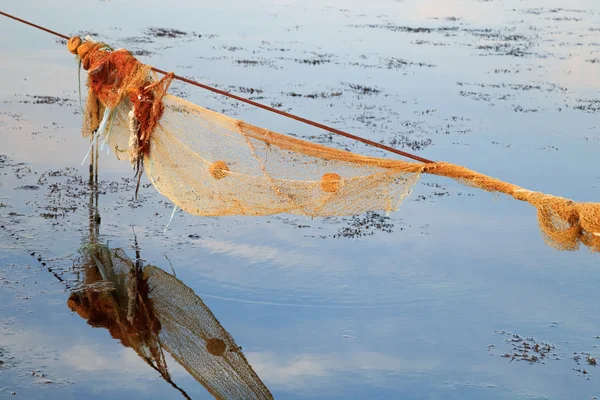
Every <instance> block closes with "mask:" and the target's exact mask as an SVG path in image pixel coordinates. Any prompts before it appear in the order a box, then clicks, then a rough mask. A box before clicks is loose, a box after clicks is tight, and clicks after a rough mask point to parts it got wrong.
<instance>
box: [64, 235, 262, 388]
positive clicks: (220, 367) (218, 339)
mask: <svg viewBox="0 0 600 400" xmlns="http://www.w3.org/2000/svg"><path fill="white" fill-rule="evenodd" d="M77 270H78V271H79V273H80V274H82V275H83V279H82V282H81V285H79V286H78V287H77V289H76V290H74V291H73V292H72V293H71V296H70V297H69V300H68V305H69V308H70V309H71V310H72V311H75V312H76V313H77V314H78V315H79V316H81V317H82V318H84V319H86V320H87V321H88V324H90V325H92V326H94V327H103V328H106V329H108V330H109V332H110V334H111V336H112V337H113V338H115V339H118V340H119V341H120V342H121V343H122V344H123V345H124V346H126V347H131V348H132V349H133V350H135V352H136V353H137V354H138V355H139V356H140V357H141V358H142V359H144V360H145V361H146V363H147V364H148V365H150V366H151V367H152V368H153V369H155V370H156V371H157V372H159V373H160V375H161V376H162V377H163V378H164V379H165V380H166V381H167V382H169V383H170V384H171V385H172V386H173V387H175V388H176V389H177V390H179V391H180V392H181V393H182V394H183V396H184V397H186V398H189V396H188V395H187V393H185V391H183V390H182V389H180V388H179V387H178V386H177V385H176V384H175V383H174V382H173V381H172V379H171V376H170V374H169V371H168V367H167V363H166V359H165V353H164V352H165V351H166V352H168V353H169V354H171V356H172V357H173V358H174V359H175V361H177V362H178V363H179V364H180V365H182V366H183V367H184V368H185V369H186V371H187V372H188V373H190V375H192V376H193V377H194V379H196V380H197V381H198V382H200V383H201V384H202V385H203V386H204V387H205V388H206V389H207V390H208V391H209V392H210V393H211V394H212V395H213V396H214V397H215V398H216V399H272V398H273V397H272V395H271V393H270V392H269V390H268V389H267V387H266V386H265V385H264V384H263V382H262V381H261V380H260V378H259V377H258V375H257V374H256V373H255V372H254V370H253V369H252V367H251V366H250V364H249V363H248V361H247V360H246V358H245V357H244V355H243V353H242V352H241V348H240V347H238V346H237V345H236V343H235V341H234V340H233V338H232V337H231V335H230V334H229V333H228V332H227V331H226V330H225V329H224V328H223V326H222V325H221V324H220V323H219V321H218V320H217V319H216V318H215V316H214V315H213V314H212V312H211V311H210V309H209V308H208V307H207V306H206V305H205V304H204V302H203V301H202V300H201V299H200V298H199V297H198V296H197V295H196V294H195V293H194V292H193V290H192V289H190V288H189V287H187V286H186V285H185V284H184V283H183V282H181V281H180V280H178V279H177V278H175V277H174V276H172V275H170V274H168V273H166V272H164V271H163V270H161V269H159V268H156V267H153V266H142V265H141V262H140V261H139V260H136V262H134V261H133V260H131V259H130V258H129V257H128V256H127V255H126V254H125V252H124V251H123V250H121V249H113V250H111V249H109V248H108V247H106V246H104V245H101V244H96V243H92V244H89V245H87V246H85V247H84V249H83V254H82V257H81V259H80V260H79V263H78V268H77ZM102 282H105V285H107V286H108V284H110V286H111V287H112V290H101V291H99V290H97V287H98V286H102Z"/></svg>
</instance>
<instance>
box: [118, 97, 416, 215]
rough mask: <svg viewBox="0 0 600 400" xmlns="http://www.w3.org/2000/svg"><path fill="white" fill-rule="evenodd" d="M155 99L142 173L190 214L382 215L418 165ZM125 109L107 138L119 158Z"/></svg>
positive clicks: (390, 208) (169, 99) (124, 131)
mask: <svg viewBox="0 0 600 400" xmlns="http://www.w3.org/2000/svg"><path fill="white" fill-rule="evenodd" d="M163 103H164V106H165V111H164V113H163V115H162V118H161V119H160V121H159V123H158V124H157V126H156V127H155V129H154V131H153V132H152V140H151V145H150V149H149V153H148V155H147V156H145V158H144V167H145V171H146V174H147V175H148V178H149V179H150V181H151V182H152V183H153V184H154V186H155V187H156V188H157V189H158V191H159V192H161V193H162V194H163V195H165V196H167V197H168V198H169V199H171V200H172V201H173V202H174V203H175V204H176V205H177V206H178V207H180V208H181V209H183V210H184V211H187V212H189V213H191V214H194V215H199V216H224V215H270V214H277V213H292V214H302V215H307V216H311V217H317V216H339V215H354V214H359V213H362V212H366V211H376V210H382V211H387V212H390V211H394V210H396V209H397V208H398V206H399V205H400V203H401V201H402V200H403V199H404V197H406V196H407V195H408V194H409V193H410V189H411V187H412V185H413V184H414V183H416V182H417V180H418V177H419V173H420V170H421V166H419V165H418V164H410V163H403V162H394V161H392V160H386V159H378V158H372V157H365V156H360V155H357V154H353V153H350V152H346V151H341V150H336V149H332V148H328V147H325V146H321V145H317V144H313V143H309V142H305V141H302V140H298V139H295V138H292V137H288V136H284V135H281V134H278V133H275V132H272V131H269V130H266V129H261V128H258V127H255V126H252V125H250V124H246V123H244V122H242V121H238V120H235V119H232V118H229V117H227V116H225V115H223V114H219V113H216V112H213V111H210V110H208V109H205V108H202V107H200V106H197V105H195V104H193V103H190V102H187V101H185V100H182V99H180V98H178V97H175V96H171V95H165V96H164V97H163ZM128 114H129V111H128V107H127V105H126V104H123V105H122V106H120V107H119V108H118V109H117V111H116V115H115V122H114V123H113V124H112V128H111V131H110V136H109V139H110V140H109V141H110V144H111V147H113V149H115V151H116V152H117V154H121V155H122V156H123V157H125V158H127V154H128V153H127V152H126V151H124V150H125V149H127V148H128V146H127V143H128V142H129V136H130V130H129V122H128Z"/></svg>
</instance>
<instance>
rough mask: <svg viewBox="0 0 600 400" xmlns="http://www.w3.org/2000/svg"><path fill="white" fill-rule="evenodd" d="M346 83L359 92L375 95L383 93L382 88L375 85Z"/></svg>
mask: <svg viewBox="0 0 600 400" xmlns="http://www.w3.org/2000/svg"><path fill="white" fill-rule="evenodd" d="M345 85H346V86H348V87H349V88H350V89H352V90H353V91H354V92H356V93H358V94H364V95H373V94H379V93H381V90H379V89H377V88H374V87H369V86H364V85H359V84H356V83H346V84H345Z"/></svg>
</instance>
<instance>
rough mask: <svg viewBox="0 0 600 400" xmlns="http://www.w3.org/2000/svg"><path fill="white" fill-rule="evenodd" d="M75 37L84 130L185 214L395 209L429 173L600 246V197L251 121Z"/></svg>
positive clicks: (556, 236) (550, 236)
mask: <svg viewBox="0 0 600 400" xmlns="http://www.w3.org/2000/svg"><path fill="white" fill-rule="evenodd" d="M72 41H74V39H71V41H70V42H69V43H70V44H69V45H70V49H71V47H75V49H76V50H75V52H78V53H83V54H79V57H80V58H81V60H82V63H83V65H84V68H85V67H86V66H87V67H88V75H89V81H88V82H89V84H90V85H89V87H90V93H91V94H90V99H91V100H90V99H88V106H87V112H86V115H88V116H87V117H86V121H87V128H84V132H92V131H94V130H96V131H97V133H96V134H97V135H101V136H103V137H104V139H105V140H106V141H108V143H109V144H110V147H111V148H112V149H113V150H114V151H115V153H116V154H117V157H119V158H121V159H127V160H130V161H131V162H132V163H133V164H134V167H135V168H136V170H137V171H138V173H141V170H142V169H145V172H146V174H147V176H148V178H149V179H150V181H151V182H152V184H153V185H154V186H155V187H156V189H157V190H158V191H159V192H160V193H162V194H163V195H165V196H166V197H168V198H169V199H170V200H171V201H173V203H175V204H176V205H177V206H178V207H180V208H181V209H183V210H184V211H186V212H188V213H190V214H193V215H199V216H225V215H271V214H276V213H292V214H300V215H306V216H310V217H329V216H345V215H355V214H360V213H363V212H366V211H386V212H391V211H395V210H397V209H398V207H399V206H400V204H401V202H402V200H403V199H404V198H405V197H406V196H407V195H408V194H409V193H410V191H411V188H412V187H413V186H414V184H415V183H416V182H417V181H418V179H419V176H420V174H421V173H428V174H434V175H440V176H445V177H449V178H452V179H455V180H457V181H459V182H461V183H463V184H466V185H469V186H472V187H476V188H480V189H483V190H486V191H489V192H495V193H504V194H506V195H509V196H512V197H513V198H515V199H517V200H521V201H526V202H528V203H530V204H532V205H533V206H535V207H536V208H537V209H538V220H539V226H540V229H541V231H542V233H543V237H544V239H545V240H546V242H547V243H548V244H550V245H551V246H553V247H555V248H557V249H561V250H575V249H577V248H579V246H580V244H584V245H585V246H588V247H589V248H590V249H591V250H593V251H600V204H598V203H576V202H573V201H571V200H568V199H564V198H561V197H555V196H551V195H547V194H543V193H540V192H532V191H529V190H526V189H523V188H520V187H519V186H516V185H513V184H510V183H506V182H503V181H500V180H497V179H494V178H491V177H489V176H486V175H483V174H480V173H477V172H475V171H471V170H469V169H467V168H464V167H462V166H459V165H454V164H450V163H443V162H437V163H428V164H421V163H414V162H406V161H400V160H393V159H384V158H376V157H367V156H362V155H359V154H355V153H352V152H348V151H342V150H337V149H333V148H330V147H326V146H323V145H319V144H314V143H310V142H307V141H303V140H300V139H296V138H293V137H290V136H286V135H282V134H279V133H276V132H273V131H270V130H267V129H264V128H260V127H256V126H253V125H250V124H247V123H245V122H243V121H239V120H235V119H233V118H230V117H227V116H226V115H223V114H220V113H217V112H214V111H210V110H208V109H206V108H203V107H200V106H198V105H196V104H193V103H190V102H188V101H185V100H183V99H181V98H179V97H176V96H172V95H169V94H166V92H167V89H168V84H169V82H170V80H171V79H172V75H167V76H165V77H164V78H162V79H160V80H159V79H158V78H157V77H155V76H153V75H152V74H151V73H150V68H149V67H147V66H143V64H141V63H139V62H137V60H136V61H131V60H135V58H134V57H133V56H131V55H130V54H129V53H128V52H127V51H126V50H118V51H116V52H113V51H111V50H109V49H106V48H105V47H102V46H101V45H96V46H92V45H89V47H91V48H92V50H91V51H89V50H88V51H87V52H79V51H78V49H80V48H81V46H83V45H81V46H79V47H76V46H74V44H72V43H71V42H72ZM85 43H88V42H85ZM85 43H84V44H85ZM72 51H73V50H72ZM115 57H116V59H115ZM119 58H124V59H126V60H127V62H124V61H123V60H121V61H119ZM88 60H90V61H88ZM107 60H108V61H107ZM135 63H137V64H135ZM133 64H135V67H133V66H132V65H133ZM107 71H108V72H107ZM105 76H108V77H107V78H106V77H105ZM107 88H108V89H109V90H105V89H107ZM142 108H143V109H144V110H146V111H143V112H141V111H140V110H142ZM99 115H104V118H100V117H97V116H99ZM101 120H102V121H101ZM106 127H108V128H106Z"/></svg>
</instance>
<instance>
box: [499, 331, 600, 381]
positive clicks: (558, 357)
mask: <svg viewBox="0 0 600 400" xmlns="http://www.w3.org/2000/svg"><path fill="white" fill-rule="evenodd" d="M551 326H552V327H556V326H557V325H556V323H553V324H552V325H551ZM496 332H497V333H499V334H501V335H503V336H506V339H505V340H504V342H505V343H506V344H507V345H508V346H510V351H508V352H505V353H503V354H501V357H502V358H506V359H509V360H510V362H513V361H525V362H527V363H529V364H546V363H548V362H554V361H563V362H566V361H567V360H569V359H570V360H571V361H573V362H574V363H575V367H574V368H572V370H573V371H575V372H578V373H580V374H581V375H582V376H585V377H586V378H587V379H589V378H590V377H591V374H590V370H591V368H595V367H596V365H597V360H596V356H594V355H592V354H591V353H590V352H585V351H583V352H573V353H572V355H571V356H570V357H568V356H566V355H565V354H564V351H561V350H560V349H559V348H558V347H557V346H556V345H554V344H551V343H547V342H542V341H538V340H536V339H534V338H532V337H526V338H524V337H522V336H520V335H518V334H516V333H511V332H507V331H496ZM495 348H496V346H495V345H490V346H488V352H492V350H493V349H495Z"/></svg>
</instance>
